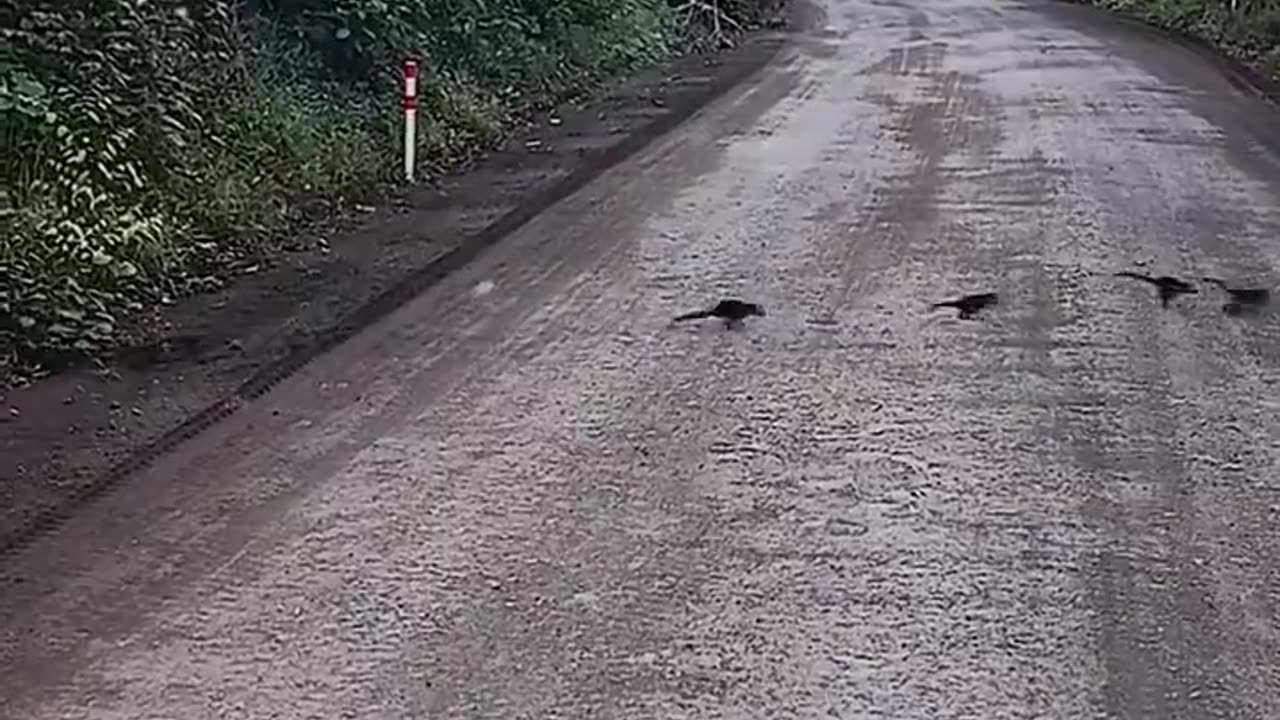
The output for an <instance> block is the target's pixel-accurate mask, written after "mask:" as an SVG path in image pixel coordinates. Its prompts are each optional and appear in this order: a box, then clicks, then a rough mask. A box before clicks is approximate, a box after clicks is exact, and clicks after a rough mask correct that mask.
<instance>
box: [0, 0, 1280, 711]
mask: <svg viewBox="0 0 1280 720" xmlns="http://www.w3.org/2000/svg"><path fill="white" fill-rule="evenodd" d="M824 2H825V4H824V5H823V7H822V11H821V12H816V13H815V18H814V23H813V27H812V29H811V30H810V31H809V32H808V33H806V34H805V35H804V37H803V38H801V39H800V40H798V42H797V43H796V44H795V45H794V46H793V47H792V48H791V49H789V50H787V51H785V52H784V55H783V56H782V57H781V58H780V59H779V61H778V62H776V63H775V64H774V65H772V66H771V67H770V68H769V69H768V70H767V71H766V72H765V73H763V74H762V75H761V76H759V77H758V78H755V79H753V80H752V81H751V82H750V83H748V84H746V85H744V86H743V87H742V88H740V89H739V90H737V91H735V92H733V93H730V94H729V95H728V96H726V97H725V98H724V99H723V100H722V101H720V102H718V103H717V104H715V105H713V106H711V107H709V108H708V109H707V110H706V111H705V112H703V113H702V114H701V115H700V116H698V117H697V118H696V119H695V120H694V121H693V122H691V123H690V124H688V125H686V126H684V127H683V128H681V129H680V130H679V131H678V132H676V133H674V134H672V135H670V136H668V137H666V138H664V139H663V140H661V141H660V142H658V143H657V144H656V145H655V146H653V147H652V148H650V149H649V150H648V151H646V152H645V153H642V154H641V155H640V156H638V157H637V158H635V159H634V160H633V161H630V162H628V163H626V164H624V165H622V166H619V167H617V168H614V169H613V170H612V171H610V172H609V173H607V174H606V175H605V176H604V177H603V178H601V179H600V180H599V181H598V182H595V183H593V184H592V185H590V186H589V187H588V188H586V189H584V190H583V191H581V192H579V193H577V194H576V195H575V196H573V197H572V198H570V199H569V200H568V201H566V202H563V203H561V204H560V205H558V206H557V207H555V208H554V209H553V210H551V211H550V212H548V213H546V214H544V215H542V216H540V217H539V218H538V219H536V220H535V221H534V222H532V223H531V224H529V225H528V226H526V227H525V228H523V229H522V230H520V231H519V232H518V233H516V234H515V235H514V236H512V237H511V238H509V239H508V240H507V241H506V242H505V243H504V244H503V245H501V246H500V247H498V248H497V249H495V250H494V251H492V252H491V253H489V254H488V255H486V256H484V257H483V258H481V259H480V260H478V261H477V262H476V263H474V264H473V265H471V266H469V267H468V268H467V269H465V270H463V271H461V272H459V273H457V274H456V275H454V276H452V277H451V278H450V279H448V280H446V281H445V282H444V283H443V284H442V285H440V286H438V287H437V288H435V289H434V290H432V291H431V292H429V293H428V294H427V295H426V296H424V297H422V298H420V299H419V300H417V301H415V302H414V303H411V304H410V305H408V306H406V307H404V308H402V309H401V310H400V311H398V312H397V313H396V314H395V315H393V316H392V317H390V318H389V319H388V320H387V321H386V322H384V323H382V324H380V325H378V326H376V327H373V328H370V329H369V331H367V332H365V333H364V334H362V335H360V336H358V337H357V338H355V339H354V340H353V341H352V342H350V343H348V344H346V345H345V346H343V347H342V348H340V349H339V350H338V351H336V352H334V353H332V354H330V355H327V356H325V357H323V358H320V359H319V360H317V361H316V362H314V363H313V364H311V365H310V366H308V367H307V368H305V369H304V370H303V371H302V372H301V373H299V374H298V375H297V376H295V377H294V378H292V379H291V380H290V381H288V382H286V383H284V384H282V385H281V386H279V387H278V388H277V389H276V390H274V391H273V392H272V393H270V394H269V395H267V396H265V397H264V398H262V399H261V401H259V402H256V403H254V404H253V405H252V406H250V407H247V408H245V409H244V410H243V411H242V412H241V413H239V414H238V415H236V416H235V417H234V418H232V419H231V420H229V421H228V422H226V423H224V424H223V425H221V426H218V427H216V428H214V429H213V430H211V431H209V432H208V433H207V434H205V435H203V436H201V437H200V438H197V439H196V440H195V441H193V442H192V443H191V444H190V445H188V446H187V447H185V448H184V449H182V450H181V451H180V452H178V453H176V454H174V455H172V456H170V457H168V458H166V459H164V460H162V461H161V462H159V463H157V464H156V465H155V466H154V467H153V468H152V469H151V470H149V471H147V472H146V473H145V474H144V475H142V476H139V477H137V478H136V479H134V481H132V482H131V483H130V484H129V485H128V486H126V487H124V488H123V489H121V490H120V491H118V492H116V493H115V494H113V495H111V496H110V497H108V498H106V499H104V500H103V501H102V502H100V503H98V504H97V505H95V506H93V507H91V508H89V509H87V510H86V511H85V512H83V513H82V514H81V515H80V516H79V517H77V518H76V519H74V520H72V521H71V522H69V523H68V524H67V525H66V526H65V527H64V528H63V529H62V530H61V531H60V532H59V533H58V534H57V535H54V536H51V537H48V538H46V539H45V540H43V541H40V542H38V543H37V544H35V545H33V546H31V547H30V548H29V549H28V550H26V551H25V553H24V554H23V555H21V556H18V557H15V558H13V559H12V560H11V561H9V562H7V564H6V566H5V567H4V568H3V570H4V573H5V575H6V577H7V578H8V580H7V585H6V586H5V588H4V592H3V595H2V596H0V633H3V635H2V639H3V650H2V655H0V670H3V672H0V697H3V698H4V704H3V707H4V710H3V715H4V717H6V718H13V719H14V720H18V719H23V720H25V719H33V720H34V719H41V720H44V719H50V720H52V719H53V718H102V719H104V720H106V719H114V718H120V719H125V718H128V719H131V720H132V719H141V718H156V719H159V718H165V719H181V720H196V719H200V718H247V719H253V720H262V719H265V718H317V719H321V718H322V719H325V720H330V719H336V718H405V719H409V718H415V719H417V718H495V719H498V718H501V719H515V718H530V719H535V718H637V719H638V718H669V719H679V718H719V717H722V718H766V717H767V718H886V719H894V720H908V719H914V718H920V719H922V720H923V719H928V720H935V719H938V718H973V719H975V720H997V719H1000V718H1062V719H1063V720H1078V719H1081V718H1102V717H1108V718H1150V719H1152V720H1175V719H1182V718H1248V719H1258V720H1264V719H1272V718H1277V717H1280V467H1278V466H1277V458H1278V457H1280V417H1278V413H1280V384H1278V380H1280V317H1277V316H1276V315H1274V314H1266V315H1263V316H1260V317H1239V318H1229V317H1226V316H1224V315H1223V314H1222V313H1221V312H1220V311H1219V306H1220V305H1221V303H1222V299H1221V298H1220V297H1219V295H1218V294H1216V292H1215V291H1212V290H1211V289H1208V288H1206V289H1205V290H1203V291H1202V294H1201V295H1199V296H1192V297H1189V298H1183V299H1180V300H1178V301H1177V302H1175V303H1174V305H1173V307H1171V308H1170V309H1168V310H1162V309H1161V308H1160V306H1159V303H1158V302H1156V301H1155V299H1154V293H1152V291H1151V289H1150V288H1148V287H1144V286H1142V285H1141V284H1139V283H1137V282H1134V281H1129V280H1123V279H1119V278H1113V277H1110V273H1111V272H1113V271H1115V270H1119V269H1124V268H1126V267H1132V264H1133V263H1134V262H1136V261H1142V262H1144V263H1145V265H1144V267H1146V268H1149V269H1151V270H1154V271H1157V272H1171V273H1177V274H1183V275H1189V276H1200V275H1204V274H1212V275H1220V276H1224V277H1227V278H1230V279H1233V280H1240V281H1242V282H1243V281H1253V282H1256V283H1280V278H1278V277H1277V273H1276V271H1277V268H1280V160H1278V159H1277V155H1276V154H1275V149H1274V148H1275V143H1274V138H1269V137H1268V136H1267V135H1266V134H1265V133H1266V132H1268V128H1270V129H1271V130H1270V131H1271V132H1280V122H1278V121H1277V119H1276V118H1277V115H1276V114H1275V113H1274V111H1272V110H1270V109H1268V108H1266V107H1265V106H1262V105H1261V104H1260V102H1259V101H1257V100H1254V99H1250V98H1248V97H1246V96H1245V95H1243V94H1241V93H1240V92H1239V91H1238V90H1236V89H1234V88H1233V87H1232V85H1231V84H1229V83H1228V82H1227V81H1226V80H1224V79H1223V78H1222V77H1221V76H1220V75H1218V73H1217V71H1215V70H1214V69H1212V68H1211V67H1209V65H1207V64H1206V62H1205V61H1204V60H1202V59H1200V58H1198V57H1197V56H1195V55H1193V54H1192V53H1190V52H1189V51H1187V50H1184V49H1179V48H1173V47H1170V46H1169V45H1167V44H1165V43H1163V42H1161V41H1159V40H1156V39H1154V38H1153V37H1150V36H1148V35H1146V34H1142V33H1135V32H1133V31H1131V30H1128V29H1118V28H1117V26H1113V25H1111V24H1110V23H1109V22H1108V21H1106V20H1103V19H1100V18H1101V17H1102V16H1101V15H1099V14H1098V13H1094V12H1092V11H1088V10H1086V9H1083V8H1075V7H1070V6H1061V5H1049V4H1043V3H1031V4H1020V3H1015V2H1006V1H1003V0H996V1H994V2H973V0H924V1H922V2H919V3H915V4H905V3H898V2H886V1H875V2H866V1H864V0H824ZM978 290H997V291H999V292H1000V293H1001V294H1002V297H1003V303H1002V304H1001V305H1000V306H999V307H997V308H995V309H994V311H991V312H988V313H985V314H984V315H983V316H982V318H981V319H979V320H977V321H969V322H961V321H958V320H956V319H954V317H953V316H952V315H951V314H949V313H946V312H942V311H936V312H930V311H929V310H927V309H926V306H927V304H928V303H929V302H931V301H935V300H939V299H942V298H944V297H947V296H951V295H954V294H956V293H958V292H962V291H978ZM724 294H734V295H739V296H743V297H746V298H748V299H751V300H758V301H759V302H761V303H763V304H764V305H765V307H766V308H767V310H768V313H769V314H768V317H766V318H751V319H749V320H748V322H747V327H746V328H745V329H744V330H742V331H740V332H726V331H724V330H723V329H722V328H721V327H720V326H718V325H717V324H715V323H704V324H700V325H699V324H691V325H686V326H680V327H677V328H671V327H668V326H667V320H668V319H669V318H670V317H671V316H672V315H675V314H677V313H679V312H682V311H685V310H690V309H694V308H695V307H696V306H698V305H701V304H703V303H704V302H708V301H713V300H715V299H717V298H718V297H719V296H721V295H724Z"/></svg>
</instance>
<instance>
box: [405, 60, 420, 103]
mask: <svg viewBox="0 0 1280 720" xmlns="http://www.w3.org/2000/svg"><path fill="white" fill-rule="evenodd" d="M404 109H405V110H417V109H418V63H417V62H416V61H414V60H405V61H404Z"/></svg>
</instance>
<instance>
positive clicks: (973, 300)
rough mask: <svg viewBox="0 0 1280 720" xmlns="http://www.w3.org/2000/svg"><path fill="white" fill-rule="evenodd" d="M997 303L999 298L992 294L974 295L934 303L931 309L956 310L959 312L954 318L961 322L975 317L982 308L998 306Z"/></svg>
mask: <svg viewBox="0 0 1280 720" xmlns="http://www.w3.org/2000/svg"><path fill="white" fill-rule="evenodd" d="M999 302H1000V297H999V296H998V295H996V294H995V293H993V292H988V293H974V294H972V295H965V296H964V297H960V298H956V299H955V300H944V301H942V302H937V303H934V304H933V305H932V307H934V308H944V307H951V308H955V309H956V310H958V311H959V312H957V313H956V317H958V318H960V319H961V320H968V319H970V318H972V317H973V316H975V315H977V314H978V312H979V311H981V310H982V309H983V308H985V307H988V306H991V305H997V304H999Z"/></svg>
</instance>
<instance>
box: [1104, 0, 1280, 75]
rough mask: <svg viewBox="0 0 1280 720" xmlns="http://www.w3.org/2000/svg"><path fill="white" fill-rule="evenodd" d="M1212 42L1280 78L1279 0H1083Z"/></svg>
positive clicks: (1227, 52) (1230, 53) (1257, 68)
mask: <svg viewBox="0 0 1280 720" xmlns="http://www.w3.org/2000/svg"><path fill="white" fill-rule="evenodd" d="M1086 1H1087V2H1090V3H1091V4H1094V5H1101V6H1102V7H1106V8H1108V9H1110V10H1114V11H1117V12H1120V13H1123V14H1125V15H1129V16H1131V17H1135V18H1138V19H1140V20H1143V21H1145V22H1148V23H1150V24H1152V25H1155V26H1157V27H1162V28H1164V29H1166V30H1172V31H1174V32H1177V33H1180V34H1182V35H1185V36H1189V37H1194V38H1199V39H1201V40H1205V41H1207V42H1209V43H1210V44H1212V45H1213V46H1214V47H1216V48H1218V49H1219V50H1221V51H1222V52H1223V53H1224V54H1226V55H1227V56H1229V57H1232V58H1234V59H1236V60H1238V61H1240V62H1243V63H1244V64H1245V65H1247V66H1249V67H1251V68H1253V69H1254V70H1256V71H1258V72H1259V73H1261V74H1262V75H1263V76H1264V77H1267V78H1269V79H1272V80H1276V81H1280V0H1239V2H1236V3H1232V2H1229V1H1228V0H1086Z"/></svg>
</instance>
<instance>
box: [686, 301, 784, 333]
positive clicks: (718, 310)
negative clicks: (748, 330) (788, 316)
mask: <svg viewBox="0 0 1280 720" xmlns="http://www.w3.org/2000/svg"><path fill="white" fill-rule="evenodd" d="M752 315H759V316H760V317H764V316H765V312H764V308H763V307H761V306H760V305H759V304H757V303H749V302H743V301H742V300H735V299H732V298H730V299H728V300H721V301H720V302H718V303H716V305H715V307H713V308H711V309H709V310H697V311H695V312H691V313H685V314H684V315H680V316H678V317H676V318H674V319H673V320H672V321H671V322H673V323H677V322H684V321H685V320H701V319H703V318H709V317H717V318H721V319H723V320H724V322H725V325H727V326H728V327H736V326H738V325H741V324H742V321H743V319H745V318H748V317H751V316H752Z"/></svg>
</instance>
